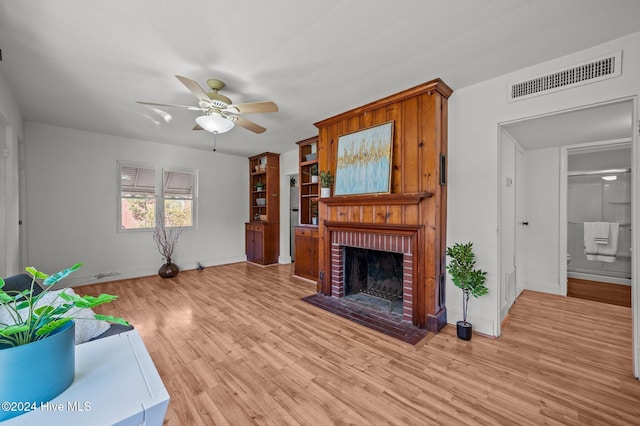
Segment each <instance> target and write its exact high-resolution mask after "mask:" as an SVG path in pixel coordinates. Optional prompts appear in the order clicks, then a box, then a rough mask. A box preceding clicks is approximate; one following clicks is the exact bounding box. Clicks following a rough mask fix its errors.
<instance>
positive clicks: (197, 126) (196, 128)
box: [191, 124, 204, 130]
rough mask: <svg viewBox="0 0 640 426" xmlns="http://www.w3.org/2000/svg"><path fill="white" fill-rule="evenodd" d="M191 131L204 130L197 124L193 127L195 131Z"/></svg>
mask: <svg viewBox="0 0 640 426" xmlns="http://www.w3.org/2000/svg"><path fill="white" fill-rule="evenodd" d="M191 130H204V129H203V128H202V127H200V125H199V124H196V125H195V126H193V129H191Z"/></svg>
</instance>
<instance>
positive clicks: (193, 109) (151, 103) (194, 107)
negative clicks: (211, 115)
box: [136, 101, 204, 111]
mask: <svg viewBox="0 0 640 426" xmlns="http://www.w3.org/2000/svg"><path fill="white" fill-rule="evenodd" d="M136 103H138V104H142V105H155V106H170V107H177V108H186V109H188V110H190V111H204V109H203V108H200V107H197V106H190V105H176V104H161V103H157V102H143V101H136Z"/></svg>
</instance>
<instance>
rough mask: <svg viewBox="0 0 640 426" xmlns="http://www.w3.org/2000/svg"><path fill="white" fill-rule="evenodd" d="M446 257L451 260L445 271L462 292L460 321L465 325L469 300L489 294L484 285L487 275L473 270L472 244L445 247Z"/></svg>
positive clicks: (478, 270)
mask: <svg viewBox="0 0 640 426" xmlns="http://www.w3.org/2000/svg"><path fill="white" fill-rule="evenodd" d="M447 256H449V257H450V258H451V261H450V262H449V263H448V264H447V271H449V274H450V275H451V279H452V280H453V283H454V284H455V285H456V287H458V288H460V289H461V290H462V321H463V322H464V323H465V324H466V323H467V311H468V307H469V298H470V297H471V296H473V297H480V296H483V295H485V294H487V293H488V292H489V289H488V288H487V287H486V286H485V285H484V283H485V281H486V279H487V273H486V272H483V271H482V270H480V269H474V268H475V266H476V260H475V254H474V253H473V243H470V242H469V243H466V244H460V243H456V244H454V245H453V247H447Z"/></svg>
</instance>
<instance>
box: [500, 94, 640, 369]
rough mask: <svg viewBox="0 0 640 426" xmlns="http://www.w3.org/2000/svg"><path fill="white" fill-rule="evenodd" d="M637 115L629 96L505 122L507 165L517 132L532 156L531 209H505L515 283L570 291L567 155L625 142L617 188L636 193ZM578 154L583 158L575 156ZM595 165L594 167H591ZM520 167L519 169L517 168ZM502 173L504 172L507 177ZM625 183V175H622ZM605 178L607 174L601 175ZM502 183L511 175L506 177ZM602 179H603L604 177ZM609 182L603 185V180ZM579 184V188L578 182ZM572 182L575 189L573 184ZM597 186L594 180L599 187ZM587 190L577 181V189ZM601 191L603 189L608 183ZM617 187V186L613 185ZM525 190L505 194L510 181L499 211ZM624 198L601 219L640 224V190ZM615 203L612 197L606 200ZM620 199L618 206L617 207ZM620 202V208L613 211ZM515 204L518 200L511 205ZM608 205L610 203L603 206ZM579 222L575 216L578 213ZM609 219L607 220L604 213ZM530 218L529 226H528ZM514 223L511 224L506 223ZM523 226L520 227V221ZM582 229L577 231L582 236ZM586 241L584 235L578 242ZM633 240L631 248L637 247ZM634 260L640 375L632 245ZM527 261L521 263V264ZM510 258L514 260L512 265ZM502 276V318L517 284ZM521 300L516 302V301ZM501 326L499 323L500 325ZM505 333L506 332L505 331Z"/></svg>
mask: <svg viewBox="0 0 640 426" xmlns="http://www.w3.org/2000/svg"><path fill="white" fill-rule="evenodd" d="M634 117H637V99H636V98H635V97H634V98H626V99H621V100H614V101H611V102H606V103H601V104H597V105H589V106H585V107H583V108H578V109H573V110H568V111H559V112H555V113H552V114H547V115H543V116H537V117H531V118H527V119H523V120H517V121H512V122H505V123H501V124H500V125H499V129H500V132H499V136H500V141H499V142H500V150H501V151H500V152H501V154H500V157H499V159H500V162H501V164H500V170H501V172H502V170H503V169H504V168H505V165H504V164H503V161H504V159H503V155H502V149H503V147H504V144H505V143H506V142H505V140H506V139H507V138H510V139H511V140H512V141H513V143H514V144H516V145H518V146H520V147H521V148H522V149H523V150H524V159H525V169H526V173H525V178H524V179H525V180H526V182H525V185H524V188H525V190H524V197H525V199H526V201H525V208H524V212H523V215H522V216H521V217H519V218H518V217H517V218H516V219H514V220H511V223H509V221H508V220H506V219H505V218H504V217H503V216H502V215H501V218H500V221H499V224H500V227H501V228H500V239H499V253H500V257H499V259H500V269H499V270H500V272H501V273H503V272H505V271H507V272H508V268H507V267H506V266H505V265H504V262H505V258H508V256H507V253H508V252H509V250H513V256H514V257H515V262H513V264H515V265H516V268H515V270H516V274H515V277H516V289H517V288H518V287H517V285H518V284H519V281H522V283H523V284H524V288H526V289H527V290H535V291H542V292H547V293H553V294H558V295H561V296H566V295H567V259H568V258H567V253H568V244H567V242H568V238H569V235H568V226H569V224H568V222H569V216H568V211H567V210H568V209H567V207H568V200H569V198H568V196H569V195H568V190H569V189H568V188H569V187H568V172H569V166H568V162H569V160H570V159H571V158H570V156H569V153H571V154H573V155H578V154H580V153H585V152H587V151H589V150H591V151H594V152H597V154H595V157H596V158H597V157H604V156H605V154H604V153H605V152H607V151H609V150H612V149H620V148H623V145H624V144H626V147H625V148H626V149H627V151H626V155H627V158H628V159H630V160H629V161H630V165H629V167H628V168H629V169H630V170H629V171H628V172H627V173H628V175H627V177H626V178H625V179H626V182H628V186H627V187H625V186H624V185H618V189H616V190H614V191H613V192H615V191H623V189H620V188H636V189H631V193H636V192H637V188H638V187H639V186H638V174H637V173H636V171H637V170H636V168H637V164H638V162H639V160H638V157H639V156H640V152H638V149H637V135H636V134H635V133H636V132H635V131H634V129H635V123H636V122H635V119H634ZM573 159H574V160H575V159H578V157H574V158H573ZM591 169H592V170H594V171H601V170H605V169H604V168H601V169H599V170H596V167H593V168H591ZM587 171H588V170H587ZM514 173H515V171H514ZM501 177H502V176H501ZM619 179H621V181H620V182H623V181H625V180H624V179H622V178H619ZM601 180H602V179H601ZM500 184H501V186H502V185H505V184H506V182H505V181H504V180H503V179H501V182H500ZM600 185H601V184H600ZM601 186H602V185H601ZM574 189H575V188H574ZM574 189H572V191H573V190H574ZM592 189H593V190H595V186H594V187H593V188H592ZM580 190H582V189H580V188H578V189H577V191H580ZM601 190H602V188H601ZM609 192H610V193H611V194H613V192H612V191H609ZM518 193H520V190H519V189H517V188H516V196H514V197H507V196H504V191H503V188H501V189H500V191H499V194H500V201H499V202H500V212H501V213H503V212H505V211H509V209H508V208H507V207H506V206H503V203H505V202H507V203H516V200H517V194H518ZM584 200H585V201H593V199H592V198H589V197H586V198H584ZM617 202H619V203H620V204H612V205H611V206H609V207H608V208H610V212H609V214H608V216H600V217H601V218H607V220H609V218H613V219H610V220H611V221H613V220H614V219H615V218H616V216H615V214H618V215H622V216H619V217H620V218H621V219H625V217H623V216H624V215H627V216H628V217H629V221H628V222H626V219H625V221H624V222H623V223H625V226H626V224H627V223H628V224H629V227H630V228H631V229H632V230H633V229H635V227H634V224H635V223H638V221H637V220H638V209H637V208H636V204H637V200H635V197H631V199H630V200H628V199H620V200H619V201H614V203H617ZM622 203H625V204H624V205H625V206H626V207H624V208H625V209H626V210H625V211H624V212H622V211H621V206H622V205H623V204H622ZM607 204H608V202H607ZM612 206H616V207H612ZM614 209H618V210H619V211H618V210H616V211H617V213H615V214H614V213H611V211H613V210H614ZM512 210H513V211H515V204H514V206H513V208H512ZM600 210H601V211H602V210H603V207H602V206H601V207H600ZM573 219H575V220H573V221H576V222H577V221H578V220H577V219H576V218H573ZM602 220H604V219H602ZM524 223H528V225H525V226H522V225H523V224H524ZM509 226H512V228H510V229H509V228H507V229H505V227H509ZM518 227H520V228H518ZM517 229H520V230H521V237H522V246H521V247H520V249H515V243H514V244H511V246H509V245H508V244H505V242H504V238H503V236H504V235H505V234H508V233H509V232H511V233H512V234H513V236H514V237H513V238H514V240H517V237H516V235H517V233H516V230H517ZM635 234H637V232H635V233H634V232H630V235H629V236H628V238H629V239H630V240H631V243H630V247H631V246H633V245H634V242H635V240H636V237H635ZM583 237H584V235H583V234H581V236H573V237H572V238H574V240H576V241H578V240H579V239H580V238H582V239H584V238H583ZM577 244H579V241H578V242H577ZM630 247H629V248H630ZM628 256H629V262H628V263H629V264H630V265H631V268H630V271H631V275H630V277H631V278H629V283H630V285H631V290H632V301H631V304H632V316H633V336H634V342H633V345H634V374H635V375H636V377H638V375H639V374H640V346H639V345H638V341H639V340H640V339H638V335H639V332H640V329H639V319H638V291H637V283H636V281H637V280H636V279H635V277H636V274H635V273H634V272H635V271H636V270H637V269H636V268H637V259H636V258H637V255H636V254H635V253H633V252H631V254H629V255H628ZM519 262H520V263H519ZM519 264H521V265H523V267H522V271H521V272H522V274H518V267H517V265H519ZM507 265H508V264H507ZM501 280H504V281H505V282H507V284H506V285H500V286H499V287H498V290H499V292H500V294H499V300H500V301H501V302H504V303H501V304H500V306H499V307H498V309H499V315H500V318H501V320H502V319H504V318H505V315H506V314H505V312H504V310H503V308H505V307H508V306H509V304H508V302H509V301H510V293H509V292H510V291H511V288H510V287H509V285H508V281H506V278H505V277H504V276H503V277H501ZM516 303H517V302H516ZM498 329H499V330H501V329H500V328H498ZM500 332H501V331H500Z"/></svg>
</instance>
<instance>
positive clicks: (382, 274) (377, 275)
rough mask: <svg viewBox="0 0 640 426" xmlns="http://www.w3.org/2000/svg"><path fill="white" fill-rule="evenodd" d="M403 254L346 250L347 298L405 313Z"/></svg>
mask: <svg viewBox="0 0 640 426" xmlns="http://www.w3.org/2000/svg"><path fill="white" fill-rule="evenodd" d="M402 277H403V258H402V253H394V252H388V251H380V250H371V249H364V248H358V247H344V285H345V287H344V290H345V293H344V294H345V296H346V297H351V298H355V299H356V300H359V301H362V302H364V303H367V304H370V305H371V304H373V305H379V306H380V307H384V308H386V310H389V311H391V312H393V311H399V312H402Z"/></svg>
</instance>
